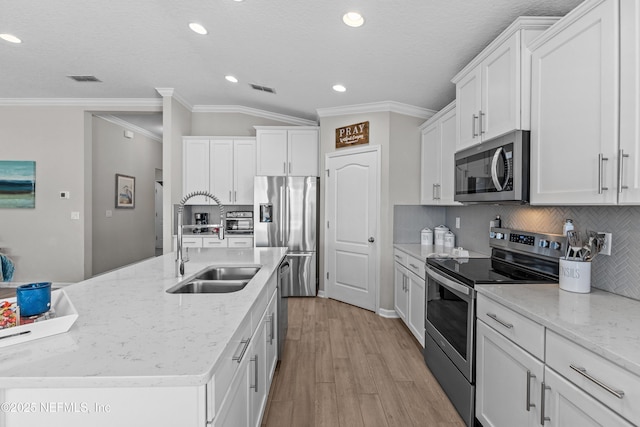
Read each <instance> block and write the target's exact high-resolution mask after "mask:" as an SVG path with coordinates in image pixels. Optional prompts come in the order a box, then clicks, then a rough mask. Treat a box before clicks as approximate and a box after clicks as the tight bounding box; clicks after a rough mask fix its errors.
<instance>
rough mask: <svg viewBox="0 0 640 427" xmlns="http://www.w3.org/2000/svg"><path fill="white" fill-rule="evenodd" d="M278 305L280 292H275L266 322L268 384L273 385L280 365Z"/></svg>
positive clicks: (268, 307) (268, 308)
mask: <svg viewBox="0 0 640 427" xmlns="http://www.w3.org/2000/svg"><path fill="white" fill-rule="evenodd" d="M278 303H279V301H278V292H274V293H273V296H272V297H271V302H269V305H268V306H267V314H266V316H267V318H266V322H265V335H266V342H267V377H268V384H271V380H272V379H273V374H274V372H275V370H276V364H277V363H278Z"/></svg>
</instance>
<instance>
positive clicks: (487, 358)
mask: <svg viewBox="0 0 640 427" xmlns="http://www.w3.org/2000/svg"><path fill="white" fill-rule="evenodd" d="M476 330H477V335H476V337H477V339H476V418H478V420H480V422H481V423H482V425H483V426H484V427H502V426H504V427H511V426H534V425H538V423H539V420H540V418H539V415H540V393H541V391H540V383H541V382H542V378H543V374H544V371H543V364H542V362H540V361H539V360H538V359H536V358H535V357H533V356H532V355H531V354H529V353H528V352H526V351H524V350H523V349H521V348H520V347H518V346H517V345H515V344H514V343H512V342H511V341H509V340H508V339H507V338H505V337H503V336H502V335H500V334H499V333H497V332H496V331H495V330H493V329H492V328H491V327H489V326H487V325H486V324H485V323H484V322H483V321H481V320H478V321H477V323H476ZM566 425H578V424H566Z"/></svg>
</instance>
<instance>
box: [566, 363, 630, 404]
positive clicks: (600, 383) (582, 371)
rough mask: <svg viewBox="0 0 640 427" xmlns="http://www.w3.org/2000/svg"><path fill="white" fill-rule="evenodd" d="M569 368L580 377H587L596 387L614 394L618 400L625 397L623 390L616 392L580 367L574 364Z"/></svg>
mask: <svg viewBox="0 0 640 427" xmlns="http://www.w3.org/2000/svg"><path fill="white" fill-rule="evenodd" d="M569 367H570V368H571V369H573V370H574V371H576V372H577V373H579V374H580V375H582V376H583V377H585V378H586V379H588V380H589V381H591V382H593V383H595V384H596V385H598V386H600V387H602V388H603V389H605V390H606V391H608V392H609V393H611V394H613V395H614V396H615V397H617V398H618V399H622V398H623V397H624V391H622V390H616V389H614V388H613V387H610V386H608V385H606V384H605V383H603V382H602V381H600V380H599V379H597V378H594V377H592V376H591V375H590V374H589V373H588V372H587V370H586V369H585V368H581V367H579V366H575V365H573V364H571V365H569Z"/></svg>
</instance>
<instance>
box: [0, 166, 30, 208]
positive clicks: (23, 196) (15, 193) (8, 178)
mask: <svg viewBox="0 0 640 427" xmlns="http://www.w3.org/2000/svg"><path fill="white" fill-rule="evenodd" d="M35 207H36V162H34V161H28V160H0V209H2V208H35Z"/></svg>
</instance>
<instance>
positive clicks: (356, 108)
mask: <svg viewBox="0 0 640 427" xmlns="http://www.w3.org/2000/svg"><path fill="white" fill-rule="evenodd" d="M316 111H317V113H318V117H332V116H344V115H348V114H366V113H397V114H403V115H405V116H412V117H417V118H420V119H425V120H426V119H428V118H430V117H431V116H433V115H434V114H435V113H436V111H434V110H429V109H427V108H421V107H415V106H413V105H409V104H403V103H401V102H396V101H383V102H372V103H369V104H356V105H347V106H344V107H331V108H318V109H317V110H316Z"/></svg>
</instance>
